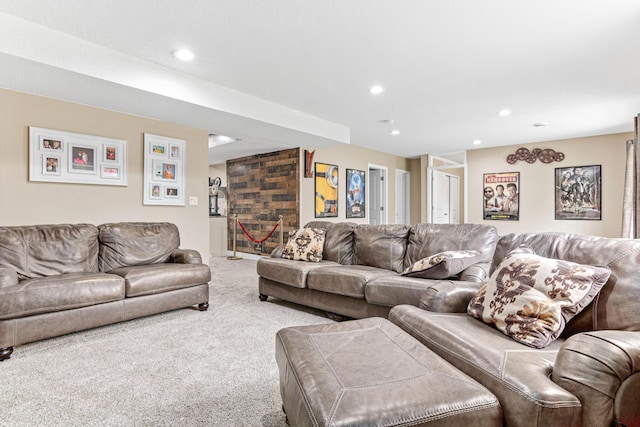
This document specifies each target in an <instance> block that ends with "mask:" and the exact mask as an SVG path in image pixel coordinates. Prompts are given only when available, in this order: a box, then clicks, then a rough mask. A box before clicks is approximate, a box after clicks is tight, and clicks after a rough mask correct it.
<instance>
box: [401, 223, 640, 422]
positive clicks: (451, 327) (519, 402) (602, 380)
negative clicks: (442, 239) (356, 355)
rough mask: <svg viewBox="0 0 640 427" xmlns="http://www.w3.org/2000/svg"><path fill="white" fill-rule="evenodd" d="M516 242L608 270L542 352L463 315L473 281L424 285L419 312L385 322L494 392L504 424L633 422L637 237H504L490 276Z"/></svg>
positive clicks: (637, 386)
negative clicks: (601, 284)
mask: <svg viewBox="0 0 640 427" xmlns="http://www.w3.org/2000/svg"><path fill="white" fill-rule="evenodd" d="M522 244H525V245H527V246H529V247H531V248H532V249H533V250H534V251H535V253H536V254H538V255H540V256H543V257H546V258H554V259H559V260H566V261H572V262H576V263H580V264H587V265H594V266H605V267H608V268H609V269H610V270H611V275H610V277H609V280H608V282H607V283H606V284H605V285H604V287H603V288H602V290H601V291H600V292H599V294H598V296H597V297H596V299H594V300H593V302H592V303H591V304H590V305H589V306H587V307H586V308H585V309H584V310H583V311H582V312H580V314H578V315H577V316H576V317H574V318H573V319H572V320H571V321H570V322H569V323H568V324H567V327H566V329H565V330H564V332H563V334H562V335H561V336H560V338H558V339H557V340H555V341H554V342H552V343H551V344H550V345H548V346H547V347H544V348H539V349H538V348H532V347H529V346H526V345H523V344H520V343H518V342H516V341H515V340H513V339H512V338H511V337H509V336H507V335H505V334H503V333H502V332H500V331H499V330H497V329H496V328H494V327H492V326H489V325H487V324H485V323H484V322H482V321H480V320H477V319H475V318H473V317H471V316H469V315H468V314H467V313H466V307H467V304H468V303H469V300H470V299H471V298H472V297H473V296H474V295H475V293H477V291H478V288H479V285H474V284H468V283H467V284H465V287H466V289H465V290H462V291H461V290H456V292H451V291H452V290H453V289H452V287H451V286H442V284H434V285H433V287H432V288H431V289H429V291H427V292H426V293H425V295H424V298H423V299H422V300H421V303H420V304H419V305H420V307H415V306H412V305H399V306H396V307H394V308H393V309H392V310H391V312H390V314H389V320H391V321H392V322H394V323H395V324H397V325H398V326H400V327H401V328H402V329H404V330H405V331H407V332H408V333H410V334H411V335H413V336H415V337H416V338H417V339H418V340H420V341H421V342H422V343H423V344H424V345H426V346H427V347H428V348H430V349H431V350H433V351H434V352H435V353H437V354H438V355H439V356H441V357H442V358H444V359H445V360H447V361H448V362H450V363H451V364H452V365H454V366H455V367H457V368H458V369H460V370H461V371H463V372H464V373H466V374H467V375H469V376H471V377H472V378H473V379H475V380H476V381H478V382H479V383H481V384H482V385H484V386H485V387H486V388H487V389H489V390H490V391H491V392H492V393H493V394H495V396H497V398H498V400H499V401H500V405H501V407H502V410H503V413H504V425H507V426H594V427H595V426H602V427H606V426H622V425H625V426H627V427H630V426H640V310H639V307H640V241H639V240H625V239H612V238H601V237H594V236H585V235H571V234H564V233H531V234H508V235H505V236H503V237H501V238H500V241H499V242H498V245H497V247H496V250H495V254H494V257H493V263H492V266H491V272H493V270H494V269H496V266H497V265H498V264H499V263H500V261H501V260H502V259H504V257H505V256H506V254H507V253H509V252H510V251H511V250H513V249H515V248H518V247H519V246H521V245H522ZM474 286H475V290H474ZM442 301H448V302H447V303H446V304H443V303H442ZM443 306H446V308H447V310H451V309H452V308H456V309H455V310H453V311H457V312H446V311H447V310H441V308H442V307H443Z"/></svg>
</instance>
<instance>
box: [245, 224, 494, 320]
mask: <svg viewBox="0 0 640 427" xmlns="http://www.w3.org/2000/svg"><path fill="white" fill-rule="evenodd" d="M304 227H305V228H321V229H325V230H326V234H325V241H324V249H323V252H322V261H321V262H304V261H298V260H290V259H283V258H282V250H283V248H277V249H275V250H274V251H273V253H272V254H271V257H268V258H261V259H260V260H258V263H257V272H258V275H259V281H258V287H259V293H260V299H262V300H263V301H264V300H266V299H267V298H268V297H269V296H272V297H276V298H279V299H283V300H286V301H291V302H294V303H297V304H301V305H304V306H308V307H312V308H316V309H320V310H324V311H326V312H328V313H330V314H337V315H340V316H345V317H348V318H365V317H374V316H379V317H387V315H388V313H389V310H390V309H391V307H393V306H396V305H399V304H412V305H416V306H417V305H418V304H419V302H420V299H421V297H422V296H423V294H424V293H425V291H426V290H427V289H428V288H429V287H431V286H432V285H434V284H435V283H440V284H441V285H442V286H444V287H447V286H449V287H451V288H453V290H455V289H456V288H458V287H459V288H460V289H469V288H474V286H475V289H477V287H478V286H479V282H482V280H483V279H484V278H485V277H486V275H487V272H488V270H489V266H490V262H491V258H492V256H493V252H494V249H495V246H496V243H497V242H498V234H497V232H496V230H495V227H493V226H488V225H477V224H460V225H450V224H417V225H414V226H409V225H365V224H355V223H349V222H340V223H332V222H327V221H312V222H310V223H308V224H306V225H305V226H304ZM463 249H464V250H475V251H478V252H479V253H480V256H479V259H478V260H477V262H476V263H475V264H473V265H472V266H470V267H468V268H466V269H465V270H464V271H462V272H461V273H460V275H459V277H456V278H455V279H444V280H434V279H422V278H412V277H406V276H402V275H400V273H401V272H402V271H403V270H404V269H405V268H407V267H408V266H410V265H413V264H414V263H415V262H416V261H418V260H420V259H422V258H424V257H427V256H430V255H433V254H436V253H439V252H443V251H457V250H463ZM440 302H441V303H442V304H443V305H444V306H446V304H447V302H446V299H441V300H440ZM434 304H435V303H434ZM442 309H446V307H442Z"/></svg>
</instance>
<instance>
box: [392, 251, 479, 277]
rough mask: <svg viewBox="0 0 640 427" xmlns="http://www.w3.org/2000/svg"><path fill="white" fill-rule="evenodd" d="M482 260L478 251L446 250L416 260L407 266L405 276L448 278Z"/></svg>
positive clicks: (403, 273)
mask: <svg viewBox="0 0 640 427" xmlns="http://www.w3.org/2000/svg"><path fill="white" fill-rule="evenodd" d="M479 260H480V252H478V251H444V252H438V253H437V254H433V255H431V256H428V257H426V258H422V259H420V260H418V261H416V262H415V263H414V264H413V265H411V266H409V267H407V268H406V269H405V270H404V271H403V272H402V275H403V276H408V277H416V278H421V279H446V278H448V277H453V276H455V275H457V274H459V273H460V272H462V271H463V270H464V269H465V268H467V267H469V266H471V265H473V264H475V263H476V262H478V261H479Z"/></svg>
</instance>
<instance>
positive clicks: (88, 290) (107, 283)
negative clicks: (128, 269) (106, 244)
mask: <svg viewBox="0 0 640 427" xmlns="http://www.w3.org/2000/svg"><path fill="white" fill-rule="evenodd" d="M124 295H125V285H124V280H123V279H122V278H121V277H118V276H116V275H113V274H105V273H69V274H61V275H53V276H47V277H42V278H37V279H26V280H23V281H21V282H20V283H19V284H18V285H16V286H12V287H6V288H0V319H13V318H16V317H26V316H32V315H35V314H41V313H50V312H54V311H63V310H70V309H74V308H80V307H87V306H90V305H95V304H101V303H105V302H110V301H119V300H121V299H123V298H124Z"/></svg>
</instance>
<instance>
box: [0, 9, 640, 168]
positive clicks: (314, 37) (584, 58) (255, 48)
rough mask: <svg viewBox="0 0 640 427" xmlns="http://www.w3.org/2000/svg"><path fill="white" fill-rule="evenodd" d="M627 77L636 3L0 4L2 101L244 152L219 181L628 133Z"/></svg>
mask: <svg viewBox="0 0 640 427" xmlns="http://www.w3.org/2000/svg"><path fill="white" fill-rule="evenodd" d="M182 47H188V48H189V49H191V50H193V51H194V52H195V54H196V58H195V60H194V61H192V62H189V63H183V62H179V61H177V60H176V59H175V58H173V56H172V55H171V53H172V51H174V50H175V49H178V48H182ZM638 70H640V1H638V0H615V1H605V0H537V1H531V0H348V1H347V0H322V1H320V0H269V1H259V0H189V1H182V2H180V1H176V0H135V1H131V0H126V1H125V0H91V1H87V0H64V1H51V0H0V87H5V88H9V89H14V90H20V91H25V92H29V93H36V94H41V95H45V96H52V97H56V98H61V99H67V100H70V101H74V102H80V103H84V104H88V105H95V106H99V107H104V108H110V109H114V110H118V111H124V112H128V113H133V114H138V115H142V116H146V117H153V118H157V119H161V120H168V121H172V122H176V123H182V124H186V125H190V126H195V127H199V128H204V129H207V130H208V131H210V132H212V133H219V134H227V135H231V136H235V137H240V138H242V141H240V142H237V143H233V144H228V145H225V146H222V147H220V148H215V149H213V150H211V151H212V153H211V155H210V163H212V164H215V163H221V162H224V161H225V160H227V159H229V158H235V157H241V156H244V155H249V154H256V153H260V152H267V151H274V150H278V149H283V148H289V147H297V146H302V147H304V148H314V147H316V148H317V147H324V146H328V145H332V144H340V143H351V144H355V145H360V146H365V147H369V148H372V149H375V150H379V151H383V152H388V153H393V154H396V155H399V156H403V157H417V156H419V155H421V154H424V153H437V154H443V153H450V152H456V151H460V150H466V149H473V148H477V147H476V146H473V145H472V141H473V140H475V139H480V140H482V141H483V144H482V145H480V146H479V147H480V148H482V147H487V146H497V145H507V144H523V143H529V142H541V141H548V140H555V139H565V138H573V137H582V136H591V135H601V134H609V133H617V132H628V131H632V129H633V117H634V116H635V115H636V114H638V113H639V112H640V79H639V78H638V76H639V75H640V73H639V72H638ZM374 84H380V85H382V86H384V87H385V92H383V93H382V94H381V95H377V96H375V95H372V94H370V93H369V92H368V89H369V87H370V86H372V85H374ZM503 108H508V109H510V110H512V111H513V114H512V115H510V116H508V117H499V116H498V115H497V112H498V111H499V110H500V109H503ZM385 119H393V120H394V123H393V124H385V123H381V122H380V121H381V120H385ZM537 122H548V123H549V125H548V126H546V127H534V126H533V124H534V123H537ZM392 129H399V130H400V132H401V133H400V135H397V136H392V135H390V133H389V132H390V131H391V130H392Z"/></svg>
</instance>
